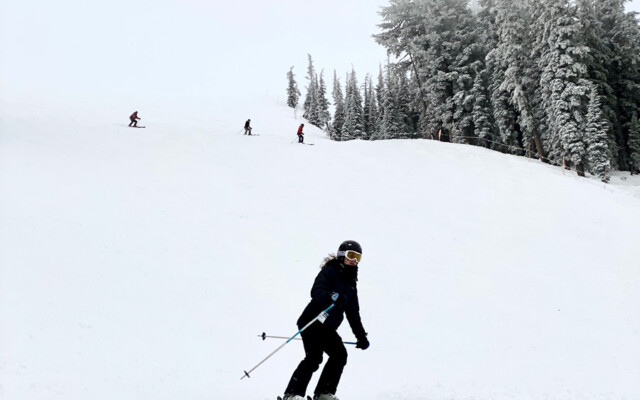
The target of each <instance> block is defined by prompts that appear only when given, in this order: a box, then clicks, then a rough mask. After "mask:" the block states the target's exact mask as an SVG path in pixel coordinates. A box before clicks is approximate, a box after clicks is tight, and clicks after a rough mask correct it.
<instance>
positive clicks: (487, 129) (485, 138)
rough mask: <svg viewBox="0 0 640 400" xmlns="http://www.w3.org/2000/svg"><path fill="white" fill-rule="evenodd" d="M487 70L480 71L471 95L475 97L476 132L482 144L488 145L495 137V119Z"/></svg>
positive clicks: (473, 116)
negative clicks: (492, 111)
mask: <svg viewBox="0 0 640 400" xmlns="http://www.w3.org/2000/svg"><path fill="white" fill-rule="evenodd" d="M486 74H487V73H486V71H478V72H477V73H476V76H475V80H474V83H473V89H472V91H471V95H472V98H473V110H472V113H471V116H472V118H473V126H474V133H475V135H476V136H477V137H478V138H479V139H480V145H481V146H484V147H488V146H489V144H490V142H491V141H492V139H493V121H492V113H491V105H490V103H489V94H488V92H487V87H486V83H485V80H486V78H485V75H486Z"/></svg>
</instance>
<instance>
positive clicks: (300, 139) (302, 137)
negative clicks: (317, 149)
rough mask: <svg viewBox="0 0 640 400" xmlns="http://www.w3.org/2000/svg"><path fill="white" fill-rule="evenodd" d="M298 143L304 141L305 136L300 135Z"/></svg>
mask: <svg viewBox="0 0 640 400" xmlns="http://www.w3.org/2000/svg"><path fill="white" fill-rule="evenodd" d="M298 143H304V136H303V135H298Z"/></svg>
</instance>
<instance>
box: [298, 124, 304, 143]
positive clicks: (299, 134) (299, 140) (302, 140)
mask: <svg viewBox="0 0 640 400" xmlns="http://www.w3.org/2000/svg"><path fill="white" fill-rule="evenodd" d="M302 128H304V124H300V127H299V128H298V143H304V133H303V132H302Z"/></svg>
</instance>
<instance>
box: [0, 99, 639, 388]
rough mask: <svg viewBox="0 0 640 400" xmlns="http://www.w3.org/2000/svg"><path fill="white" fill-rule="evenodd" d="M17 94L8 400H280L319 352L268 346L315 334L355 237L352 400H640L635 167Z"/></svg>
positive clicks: (10, 162)
mask: <svg viewBox="0 0 640 400" xmlns="http://www.w3.org/2000/svg"><path fill="white" fill-rule="evenodd" d="M0 103H1V104H0V118H1V119H0V398H1V399H2V400H53V399H65V400H67V399H68V400H87V399H91V400H115V399H117V400H175V399H180V400H204V399H207V400H215V399H218V400H228V399H239V400H256V399H259V400H263V399H264V400H266V399H270V400H273V399H275V397H276V396H277V395H281V394H282V392H283V390H284V388H285V386H286V384H287V382H288V380H289V377H290V376H291V373H292V372H293V370H294V368H295V367H296V365H297V363H298V362H299V361H300V360H301V359H302V357H303V354H304V353H303V348H302V345H301V343H300V342H298V341H293V342H291V343H289V344H288V345H286V346H285V347H284V348H283V349H282V350H281V351H279V352H278V353H276V354H275V355H274V356H273V357H271V358H270V359H269V360H268V361H267V362H265V363H264V364H263V365H261V366H260V367H259V368H258V369H256V370H255V371H254V372H253V373H252V374H251V378H250V379H242V380H241V379H240V378H241V377H242V375H243V371H244V370H249V369H251V368H252V367H253V366H255V365H256V364H257V363H258V362H260V361H261V360H262V359H263V358H264V357H266V356H267V355H268V354H269V353H270V352H271V351H273V350H274V349H275V348H276V347H278V346H279V345H280V344H281V343H282V342H281V341H279V340H277V339H268V340H266V341H263V340H262V339H260V338H258V335H259V334H261V333H262V332H266V333H267V334H268V335H279V336H291V335H293V334H294V333H295V332H296V331H297V328H296V326H295V321H296V319H297V318H298V315H299V314H300V312H301V311H302V309H303V308H304V306H305V305H306V303H307V302H308V300H309V290H310V288H311V284H312V282H313V279H314V278H315V276H316V274H317V273H318V270H319V269H318V268H319V265H320V263H321V261H322V259H323V258H324V257H325V256H326V255H327V254H328V253H333V252H335V251H336V250H337V247H338V245H339V243H340V242H341V241H343V240H346V239H354V240H357V241H359V242H360V243H361V244H362V246H363V260H362V263H361V265H360V275H359V292H360V293H359V295H360V302H361V315H362V320H363V323H364V326H365V329H366V330H367V331H368V332H369V339H370V341H371V347H370V349H368V350H367V351H361V350H356V349H354V348H353V347H352V346H351V347H349V349H348V351H349V360H348V364H347V366H346V368H345V372H344V375H343V378H342V381H341V384H340V387H339V391H338V393H337V395H338V396H339V397H340V398H341V399H342V400H362V399H366V400H419V399H420V400H421V399H429V400H472V399H473V400H507V399H509V400H511V399H518V400H520V399H523V400H549V399H589V400H590V399H595V400H614V399H628V400H637V399H640V379H638V377H639V376H640V190H639V188H640V182H639V181H638V179H637V177H635V176H629V175H628V174H624V173H617V174H615V175H614V176H613V177H612V180H611V183H610V184H607V185H605V184H603V183H602V182H600V181H598V180H597V179H596V178H592V177H589V178H580V177H578V176H576V175H575V173H574V172H571V171H565V172H563V171H562V170H561V169H560V168H557V167H553V166H549V165H545V164H542V163H540V162H538V161H536V160H530V159H525V158H520V157H514V156H508V155H504V154H500V153H497V152H493V151H489V150H486V149H482V148H478V147H471V146H463V145H456V144H450V143H440V142H436V141H429V140H413V141H408V140H394V141H376V142H368V141H351V142H343V143H338V142H332V141H330V140H328V139H327V137H326V136H325V134H324V133H323V132H321V131H320V130H318V129H316V128H314V127H311V126H310V125H309V124H307V125H306V128H305V131H306V132H307V134H306V139H305V140H306V141H307V142H308V143H313V144H314V145H313V146H308V145H299V144H297V143H296V136H295V132H296V130H297V127H298V125H299V124H300V123H301V122H304V121H303V120H302V119H301V112H300V111H299V110H298V112H297V115H294V112H293V110H292V109H291V108H287V107H286V106H285V105H284V104H283V102H282V99H280V100H277V99H273V98H268V97H265V98H258V99H254V100H251V101H247V102H243V103H238V104H224V103H221V102H220V103H216V102H213V101H210V102H206V101H195V100H194V99H174V100H173V101H169V100H167V98H160V97H158V99H156V100H153V101H152V100H148V99H147V100H146V102H142V101H140V99H138V98H131V99H108V98H103V99H101V100H100V101H89V100H87V101H83V102H81V103H79V102H78V101H77V99H76V100H75V101H72V100H69V99H65V98H64V95H63V94H61V95H60V97H59V98H57V99H55V100H47V99H42V98H39V97H37V96H34V97H25V98H11V99H8V98H4V99H3V100H1V101H0ZM114 104H117V106H114ZM135 110H138V111H139V115H140V117H142V120H141V121H140V123H141V125H145V126H146V128H145V129H131V128H127V127H126V125H127V124H128V122H129V121H128V116H129V114H131V113H132V112H133V111H135ZM247 118H251V120H252V125H253V127H254V130H253V132H254V133H256V134H260V136H255V137H248V136H245V135H243V134H242V127H243V125H244V122H245V120H246V119H247ZM339 332H340V334H341V335H342V336H343V339H345V340H348V341H349V340H354V338H353V335H352V333H351V331H350V329H349V326H348V324H347V323H346V321H345V323H344V324H343V325H342V326H341V327H340V330H339ZM318 376H319V373H316V375H315V376H314V379H313V380H312V383H311V385H310V388H309V389H310V392H311V391H312V390H313V387H314V385H315V381H316V379H317V377H318Z"/></svg>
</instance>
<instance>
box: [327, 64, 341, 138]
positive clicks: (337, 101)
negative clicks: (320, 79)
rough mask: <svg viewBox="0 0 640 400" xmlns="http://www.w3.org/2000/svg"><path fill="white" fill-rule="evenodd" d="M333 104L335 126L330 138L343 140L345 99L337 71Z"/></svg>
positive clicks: (334, 81) (334, 72) (332, 126)
mask: <svg viewBox="0 0 640 400" xmlns="http://www.w3.org/2000/svg"><path fill="white" fill-rule="evenodd" d="M332 94H333V104H334V105H335V111H334V113H333V124H332V125H331V131H330V134H329V136H330V137H331V139H332V140H342V125H344V97H343V96H342V88H341V87H340V81H339V80H338V76H337V74H336V71H333V92H332Z"/></svg>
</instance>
